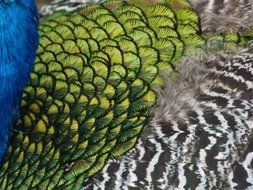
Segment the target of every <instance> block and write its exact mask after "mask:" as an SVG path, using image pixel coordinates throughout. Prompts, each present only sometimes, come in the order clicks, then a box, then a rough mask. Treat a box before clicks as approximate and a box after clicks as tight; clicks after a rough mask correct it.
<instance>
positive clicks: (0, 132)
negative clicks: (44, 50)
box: [0, 0, 38, 160]
mask: <svg viewBox="0 0 253 190" xmlns="http://www.w3.org/2000/svg"><path fill="white" fill-rule="evenodd" d="M37 27H38V13H37V9H36V6H35V4H34V2H33V1H32V0H16V1H10V0H5V1H1V2H0V34H1V35H0V48H1V49H0V88H1V92H0V139H1V140H0V160H1V159H2V158H3V156H4V152H5V151H6V148H7V145H8V139H9V136H10V133H11V132H10V129H11V128H12V123H13V119H14V118H15V117H16V114H17V113H18V110H19V107H20V103H21V97H22V91H23V90H24V88H25V87H26V85H27V83H28V79H29V76H30V71H31V68H32V65H33V62H34V59H35V55H36V49H37V44H38V32H37Z"/></svg>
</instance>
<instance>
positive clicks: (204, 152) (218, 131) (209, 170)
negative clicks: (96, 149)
mask: <svg viewBox="0 0 253 190" xmlns="http://www.w3.org/2000/svg"><path fill="white" fill-rule="evenodd" d="M182 62H183V63H181V64H180V65H179V67H178V68H177V69H178V71H179V73H178V75H177V76H176V77H177V80H176V81H179V82H170V84H169V85H168V86H167V91H166V93H165V94H164V95H163V96H161V98H160V103H159V106H158V107H157V108H156V109H155V110H154V117H153V120H152V123H151V125H150V126H148V127H147V129H146V131H145V133H144V134H143V136H142V138H141V139H140V141H139V143H138V144H137V146H136V148H135V149H134V150H132V151H131V152H129V153H128V155H126V156H124V157H122V158H121V159H120V160H112V161H109V163H108V164H107V165H106V167H105V168H104V169H103V171H102V172H101V174H98V175H97V176H96V177H95V178H94V179H92V180H91V182H90V183H89V184H87V186H86V187H85V188H84V189H85V190H92V189H94V190H95V189H99V190H102V189H105V190H107V189H108V190H109V189H110V190H111V189H115V190H118V189H131V190H135V189H136V190H141V189H145V190H153V189H154V190H164V189H199V190H203V189H253V49H251V50H247V51H244V52H241V53H238V54H237V55H231V54H226V53H225V52H224V54H219V55H215V56H211V58H210V55H209V56H207V57H206V56H204V55H202V56H199V57H198V58H193V57H190V58H187V59H185V60H183V61H182Z"/></svg>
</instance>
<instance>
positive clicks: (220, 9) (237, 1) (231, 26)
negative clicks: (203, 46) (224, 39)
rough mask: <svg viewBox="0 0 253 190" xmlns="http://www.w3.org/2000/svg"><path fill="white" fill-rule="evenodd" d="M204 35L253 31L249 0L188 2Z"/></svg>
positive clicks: (251, 10)
mask: <svg viewBox="0 0 253 190" xmlns="http://www.w3.org/2000/svg"><path fill="white" fill-rule="evenodd" d="M190 1H191V2H192V4H193V7H194V9H195V10H196V11H197V13H198V14H199V15H200V18H201V26H202V30H203V32H204V33H205V34H213V33H217V32H218V33H220V32H233V33H235V32H242V31H245V32H249V31H248V30H251V31H250V32H251V33H252V29H253V22H252V12H253V3H252V1H251V0H190Z"/></svg>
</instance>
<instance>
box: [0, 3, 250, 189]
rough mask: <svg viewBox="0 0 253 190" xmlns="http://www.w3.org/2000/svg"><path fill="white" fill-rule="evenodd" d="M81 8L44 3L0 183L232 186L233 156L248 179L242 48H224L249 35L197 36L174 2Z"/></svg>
mask: <svg viewBox="0 0 253 190" xmlns="http://www.w3.org/2000/svg"><path fill="white" fill-rule="evenodd" d="M86 3H87V2H86V1H75V0H73V1H72V0H70V1H64V0H62V1H55V2H54V3H53V4H52V5H50V6H49V7H47V8H49V9H44V10H49V12H47V11H46V12H44V13H45V15H46V16H42V17H41V24H40V29H39V32H40V38H41V39H40V43H39V48H38V52H37V58H36V60H35V65H34V69H33V70H32V71H31V75H30V82H29V84H28V86H27V88H26V89H25V91H24V94H23V98H22V107H21V120H20V121H19V122H18V123H17V124H16V125H15V129H16V131H17V132H16V134H14V135H13V137H12V141H11V144H10V146H9V148H8V151H7V155H6V157H5V159H4V162H3V164H2V166H1V168H0V176H1V179H0V185H1V188H2V189H38V188H40V189H81V188H82V187H84V188H86V189H97V188H98V189H108V188H113V189H127V188H137V189H156V188H157V189H159V188H160V189H168V188H179V189H180V188H181V189H182V188H185V187H189V188H200V189H201V188H221V187H235V186H234V185H233V184H229V183H230V182H231V180H230V179H233V177H231V176H229V178H227V177H226V175H227V174H230V175H237V174H236V173H237V171H238V170H240V169H241V168H240V164H238V165H236V168H237V169H236V172H233V171H231V168H232V166H233V164H236V161H238V163H241V164H242V165H243V164H244V165H243V169H244V170H245V169H246V170H247V172H248V173H247V174H250V167H247V166H245V163H244V162H243V159H244V158H245V157H241V156H240V155H241V154H243V153H245V154H246V152H250V151H251V150H250V148H248V149H247V150H246V151H244V150H243V146H245V145H246V144H247V143H248V142H250V138H251V123H250V122H251V118H252V113H251V107H252V102H250V101H251V100H250V94H251V91H252V86H251V85H252V83H251V80H250V79H251V77H252V73H251V72H246V73H245V71H246V70H247V69H250V68H251V67H252V62H251V60H252V59H251V50H250V49H247V50H243V52H241V51H240V52H238V53H235V54H233V53H232V54H231V53H226V51H225V50H224V49H226V50H227V51H232V52H235V51H238V49H237V48H238V46H243V47H244V48H245V46H247V45H248V40H250V39H252V35H251V33H250V32H245V31H242V32H241V31H239V32H238V33H233V32H234V31H231V32H224V33H218V34H216V33H211V34H212V35H209V34H208V33H205V36H204V37H205V38H204V37H202V36H201V34H202V33H201V27H200V23H199V20H201V18H199V17H198V15H197V14H196V13H195V12H194V11H193V10H192V7H191V5H190V4H189V3H188V2H187V1H184V0H168V1H162V0H156V1H135V0H129V1H119V0H118V1H113V0H110V1H105V2H102V3H99V4H94V3H88V4H86ZM56 10H57V11H56ZM199 14H200V15H201V13H199ZM205 48H206V49H205ZM206 50H208V52H209V53H208V54H205V53H203V52H202V51H206ZM219 50H220V51H221V53H220V54H217V51H219ZM196 52H197V55H200V57H197V58H196V57H195V56H194V55H195V54H196ZM200 52H202V53H200ZM216 54H217V55H216ZM182 55H184V56H186V58H181V56H182ZM210 56H211V58H210ZM187 57H188V58H187ZM203 57H204V58H203ZM180 58H181V59H180ZM178 62H179V63H180V64H179V66H177V65H178ZM171 81H172V82H171ZM228 81H232V82H233V83H232V85H231V84H230V82H228ZM168 84H170V85H168ZM154 105H156V107H157V108H156V109H153V110H154V111H153V112H152V113H151V114H150V110H152V107H153V106H154ZM238 114H239V115H238ZM150 120H152V121H151V124H150V125H148V126H147V127H146V129H145V128H144V127H145V126H146V125H147V124H148V123H149V121H150ZM231 121H234V122H232V123H231ZM139 138H140V140H139V141H137V140H138V139H139ZM136 143H137V144H136ZM135 145H136V148H134V149H133V150H132V151H130V150H131V149H132V148H133V147H135ZM249 147H250V146H249ZM236 148H237V149H236ZM129 151H130V152H129ZM233 151H235V153H234V152H233ZM127 152H129V153H128V154H127V155H126V156H123V157H121V156H122V155H124V154H125V153H127ZM120 157H121V158H120ZM247 158H248V157H247ZM217 160H218V161H217ZM248 160H249V159H248ZM246 165H247V164H246ZM104 166H105V168H104V170H103V171H102V172H101V173H100V174H98V175H95V174H97V173H98V172H100V171H101V170H102V169H103V167H104ZM94 175H95V176H94ZM89 179H90V181H89ZM206 179H210V180H206ZM228 179H229V180H230V181H229V180H228ZM235 180H237V181H238V178H237V177H236V179H235ZM246 181H247V183H250V181H249V180H248V179H246ZM233 183H234V182H233ZM240 183H242V186H240V187H245V186H246V185H245V184H246V183H244V181H243V180H241V181H240ZM248 186H249V185H248Z"/></svg>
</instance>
